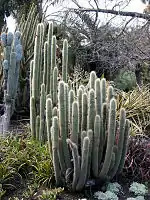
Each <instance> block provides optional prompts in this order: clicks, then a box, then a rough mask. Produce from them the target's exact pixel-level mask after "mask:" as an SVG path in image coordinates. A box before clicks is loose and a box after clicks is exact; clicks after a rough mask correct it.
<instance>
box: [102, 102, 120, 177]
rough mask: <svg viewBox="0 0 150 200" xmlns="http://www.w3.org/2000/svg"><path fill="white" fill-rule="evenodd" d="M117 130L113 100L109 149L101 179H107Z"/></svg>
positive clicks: (109, 123)
mask: <svg viewBox="0 0 150 200" xmlns="http://www.w3.org/2000/svg"><path fill="white" fill-rule="evenodd" d="M115 130H116V101H115V99H111V101H110V110H109V122H108V137H107V147H106V154H105V159H104V163H103V167H102V170H101V172H100V177H101V178H102V179H105V178H106V177H107V173H108V171H109V168H110V164H111V158H112V152H113V146H114V140H115Z"/></svg>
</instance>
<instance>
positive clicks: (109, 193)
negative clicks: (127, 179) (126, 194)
mask: <svg viewBox="0 0 150 200" xmlns="http://www.w3.org/2000/svg"><path fill="white" fill-rule="evenodd" d="M129 191H130V192H131V193H133V194H134V195H135V197H130V198H127V200H144V196H145V195H146V194H147V193H148V189H147V187H146V186H145V185H144V184H140V183H136V182H133V183H132V184H131V185H130V188H129ZM119 193H123V190H122V187H121V185H120V184H118V183H117V182H115V183H109V184H108V185H107V188H106V192H101V191H98V192H95V193H94V198H95V199H98V200H118V199H119V198H118V196H117V195H118V194H119Z"/></svg>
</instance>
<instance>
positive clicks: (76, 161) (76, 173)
mask: <svg viewBox="0 0 150 200" xmlns="http://www.w3.org/2000/svg"><path fill="white" fill-rule="evenodd" d="M67 143H68V144H69V146H70V149H71V151H72V157H73V166H74V173H73V181H72V190H73V191H74V192H75V190H76V185H77V182H78V179H79V174H80V161H79V153H78V147H77V144H75V143H73V142H72V141H71V140H70V139H67Z"/></svg>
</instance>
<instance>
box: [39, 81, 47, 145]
mask: <svg viewBox="0 0 150 200" xmlns="http://www.w3.org/2000/svg"><path fill="white" fill-rule="evenodd" d="M45 103H46V93H45V84H44V83H43V84H42V85H41V96H40V130H39V137H40V140H41V142H42V143H43V142H45V141H46V140H47V135H46V134H45V131H44V130H45V126H44V124H45V123H44V117H45Z"/></svg>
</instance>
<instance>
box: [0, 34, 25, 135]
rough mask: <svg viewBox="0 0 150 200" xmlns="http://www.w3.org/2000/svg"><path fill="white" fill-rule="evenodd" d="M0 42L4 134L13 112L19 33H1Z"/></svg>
mask: <svg viewBox="0 0 150 200" xmlns="http://www.w3.org/2000/svg"><path fill="white" fill-rule="evenodd" d="M1 42H2V45H3V47H4V61H3V72H4V81H3V90H4V107H5V113H4V115H3V116H2V126H3V130H1V131H0V132H2V133H3V132H4V133H5V132H7V131H8V128H9V122H10V117H11V116H12V115H13V113H14V110H15V100H16V96H17V91H18V80H19V70H20V61H21V59H22V56H23V49H22V45H21V33H20V32H19V31H16V32H15V33H14V35H13V34H12V33H11V32H9V33H8V34H7V33H2V36H1Z"/></svg>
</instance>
